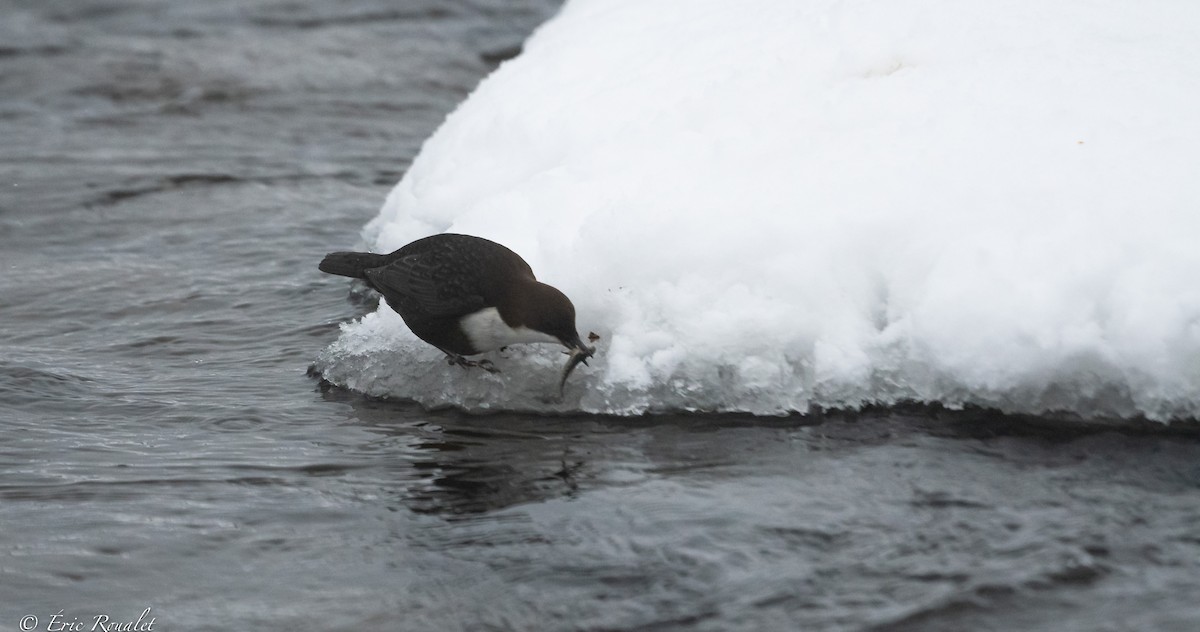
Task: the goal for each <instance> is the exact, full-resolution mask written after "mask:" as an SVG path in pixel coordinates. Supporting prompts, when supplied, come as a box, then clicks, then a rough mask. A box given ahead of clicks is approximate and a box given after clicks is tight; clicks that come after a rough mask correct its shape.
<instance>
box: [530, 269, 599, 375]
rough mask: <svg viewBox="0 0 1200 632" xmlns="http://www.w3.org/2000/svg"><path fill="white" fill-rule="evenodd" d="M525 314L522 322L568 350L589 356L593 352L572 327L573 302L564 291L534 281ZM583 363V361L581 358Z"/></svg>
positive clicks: (573, 317) (573, 316)
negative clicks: (550, 337) (553, 339)
mask: <svg viewBox="0 0 1200 632" xmlns="http://www.w3.org/2000/svg"><path fill="white" fill-rule="evenodd" d="M531 294H532V296H531V297H530V299H531V300H530V301H529V302H528V303H527V305H528V313H527V314H526V315H525V318H524V320H525V326H526V327H529V328H530V329H534V330H536V331H540V332H542V333H544V334H547V335H549V336H553V337H554V338H555V339H556V340H558V341H559V342H560V343H562V345H563V346H564V347H566V348H567V349H568V350H569V351H571V352H582V353H585V354H586V355H587V357H591V355H592V354H593V353H595V351H596V350H595V349H594V348H593V347H589V346H587V345H586V344H584V343H583V341H582V340H580V338H579V331H578V330H577V329H576V328H575V305H574V304H572V303H571V299H569V298H567V295H566V294H563V293H562V292H560V291H558V288H555V287H553V286H550V285H546V284H545V283H536V284H535V285H534V287H533V288H532V291H531ZM585 363H586V362H585Z"/></svg>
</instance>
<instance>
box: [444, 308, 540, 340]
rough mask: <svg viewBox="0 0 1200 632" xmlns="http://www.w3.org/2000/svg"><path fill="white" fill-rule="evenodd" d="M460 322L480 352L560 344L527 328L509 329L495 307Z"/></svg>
mask: <svg viewBox="0 0 1200 632" xmlns="http://www.w3.org/2000/svg"><path fill="white" fill-rule="evenodd" d="M460 322H461V323H462V325H461V326H462V330H463V333H465V334H467V339H469V340H470V341H471V345H472V346H473V347H475V348H476V349H478V350H480V351H491V350H492V349H499V348H500V347H506V346H508V345H514V344H519V343H523V342H553V343H558V339H557V338H555V337H554V336H551V335H550V334H544V333H542V332H540V331H534V330H532V329H529V328H527V327H517V328H516V329H513V328H512V327H509V326H508V324H507V323H505V322H504V319H503V318H500V312H499V310H497V309H496V308H495V307H485V308H484V309H481V310H479V311H477V312H475V313H474V314H471V315H469V316H464V317H463V319H462V320H461V321H460ZM559 344H561V343H559Z"/></svg>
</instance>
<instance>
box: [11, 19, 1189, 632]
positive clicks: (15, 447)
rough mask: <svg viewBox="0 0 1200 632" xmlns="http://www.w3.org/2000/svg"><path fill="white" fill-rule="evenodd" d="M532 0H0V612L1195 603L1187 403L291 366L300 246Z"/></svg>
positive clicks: (334, 617) (523, 613) (837, 619)
mask: <svg viewBox="0 0 1200 632" xmlns="http://www.w3.org/2000/svg"><path fill="white" fill-rule="evenodd" d="M555 9H556V3H555V2H552V1H549V0H547V1H540V0H521V1H518V2H512V1H509V0H504V1H502V2H501V1H499V0H497V1H495V2H492V1H489V0H471V1H469V2H443V1H441V0H438V1H437V2H432V1H430V2H422V1H417V2H405V3H397V2H393V1H391V0H352V1H348V2H336V3H330V2H326V3H317V2H282V1H276V0H237V1H234V0H213V1H208V2H185V1H182V0H161V1H158V2H127V1H124V0H89V1H87V2H80V1H77V0H37V1H33V0H10V1H9V2H7V3H4V4H3V5H2V9H0V15H3V19H0V138H2V139H3V142H0V265H2V266H3V274H0V527H2V528H0V630H8V629H18V626H19V623H20V621H21V618H22V617H24V616H26V615H35V616H38V617H39V620H40V624H39V626H38V627H37V629H42V630H44V629H46V625H47V624H48V623H49V620H50V617H51V615H53V614H54V613H57V612H58V611H60V610H62V611H63V612H64V614H65V615H66V616H67V617H69V618H78V619H79V620H81V621H84V622H85V623H88V624H89V625H90V622H91V620H92V617H94V616H95V615H98V614H106V615H109V616H110V617H112V618H113V620H134V619H136V618H137V616H138V614H139V613H141V612H142V611H143V610H144V609H145V608H147V607H151V608H153V614H154V616H156V617H157V623H156V626H155V629H161V630H221V631H227V630H230V629H255V630H297V629H318V630H351V629H356V630H357V629H364V628H365V629H380V630H677V629H695V630H722V631H724V630H755V631H757V630H796V629H806V630H868V629H871V630H964V629H1021V630H1054V631H1055V632H1059V631H1062V630H1087V631H1092V630H1103V629H1114V630H1132V629H1138V630H1142V629H1145V630H1175V629H1177V630H1194V629H1196V628H1197V627H1198V626H1200V610H1198V608H1197V606H1196V605H1195V603H1194V599H1193V595H1195V594H1197V593H1200V579H1198V578H1200V538H1198V537H1197V535H1196V534H1197V533H1200V493H1198V492H1200V489H1198V488H1200V444H1198V443H1197V440H1196V437H1195V433H1194V432H1192V431H1189V430H1187V429H1183V430H1181V431H1179V432H1176V433H1173V434H1168V433H1153V432H1141V433H1138V432H1131V431H1124V432H1116V431H1112V430H1105V429H1102V428H1099V429H1083V430H1070V431H1068V430H1065V429H1064V428H1078V427H1079V426H1078V425H1074V426H1067V427H1064V426H1057V425H1050V424H1048V422H1046V421H1045V420H1032V421H1025V422H1022V421H1019V420H1011V419H997V418H995V417H991V416H988V415H983V414H968V413H959V414H944V413H933V412H930V411H911V412H903V411H890V412H873V413H865V414H862V415H829V416H827V417H806V418H786V419H754V418H748V417H737V416H733V417H729V416H725V417H698V416H666V417H645V418H635V419H615V418H596V417H570V418H560V417H521V416H512V415H494V416H487V417H478V416H468V415H463V414H458V413H454V412H445V411H443V412H426V411H423V410H420V409H418V408H416V407H413V406H411V405H406V404H403V403H395V402H386V401H376V400H369V399H365V398H362V397H359V396H357V395H355V394H353V393H347V392H344V391H339V390H336V389H333V390H331V389H328V388H325V387H323V386H322V385H320V384H319V383H318V382H317V381H316V380H314V379H313V378H311V377H309V376H307V375H306V374H305V369H306V367H307V366H308V365H309V364H310V363H311V361H312V359H313V358H314V357H315V356H316V354H317V353H318V352H319V351H320V350H321V349H322V348H323V347H324V346H325V345H327V344H329V343H330V341H332V340H333V339H334V338H335V337H336V330H337V326H338V324H339V323H340V322H343V321H345V320H347V319H350V318H353V317H355V316H357V315H359V314H361V313H363V310H365V309H367V306H366V305H365V303H364V302H363V297H356V296H353V295H352V296H350V297H349V298H350V300H347V298H348V296H347V286H346V284H345V283H343V282H340V281H338V280H336V279H331V278H327V277H324V276H323V275H321V274H320V273H319V272H317V271H316V269H315V262H316V261H318V260H319V259H320V256H321V255H322V254H324V253H325V252H327V251H328V250H330V249H336V248H349V247H352V246H354V245H355V244H354V241H355V235H357V231H358V230H359V228H360V227H361V226H362V224H363V223H364V222H365V221H367V220H368V219H370V218H371V217H373V216H374V214H375V213H376V211H377V209H378V208H379V206H380V204H381V203H382V200H383V198H384V196H385V195H386V193H387V191H388V190H389V188H390V187H391V185H392V184H394V183H395V181H396V180H397V179H398V178H399V176H400V174H401V172H402V171H403V170H404V169H405V167H406V166H407V164H408V162H409V161H410V160H411V159H412V157H413V156H414V155H415V153H416V151H417V149H418V148H419V146H420V143H421V142H422V141H423V139H425V138H426V137H428V135H429V134H430V133H431V132H432V131H433V129H435V127H436V126H437V125H438V124H439V123H440V121H441V120H442V119H443V117H444V116H445V114H446V112H448V111H449V110H450V109H451V108H453V107H454V105H455V104H456V103H458V102H459V101H460V100H461V99H462V98H463V97H464V96H465V95H466V94H467V93H468V91H469V90H470V89H471V88H472V87H473V86H474V85H475V84H476V82H477V81H478V80H479V78H480V77H482V76H483V75H484V74H485V73H486V72H488V71H489V70H490V69H491V68H492V67H493V66H494V65H495V64H496V63H499V62H500V61H501V60H503V59H504V58H506V57H508V56H511V55H512V54H514V52H515V51H516V50H518V47H519V45H520V42H521V41H522V40H523V38H524V37H525V36H526V35H527V34H528V33H529V32H530V30H531V29H533V28H534V27H535V26H536V25H537V24H538V23H540V22H541V21H542V20H543V19H545V18H546V17H547V16H548V15H550V14H551V13H552V12H553V11H554V10H555ZM668 27H669V26H664V28H668Z"/></svg>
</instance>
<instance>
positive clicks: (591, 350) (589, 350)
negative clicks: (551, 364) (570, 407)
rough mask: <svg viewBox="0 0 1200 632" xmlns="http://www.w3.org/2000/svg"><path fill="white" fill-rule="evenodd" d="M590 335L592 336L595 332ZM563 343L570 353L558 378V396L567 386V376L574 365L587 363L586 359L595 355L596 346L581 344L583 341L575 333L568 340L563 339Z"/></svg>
mask: <svg viewBox="0 0 1200 632" xmlns="http://www.w3.org/2000/svg"><path fill="white" fill-rule="evenodd" d="M592 335H593V336H594V335H595V334H592ZM589 338H590V336H589ZM563 344H564V345H566V347H567V349H569V351H567V352H566V353H567V354H568V355H570V357H569V358H567V364H566V365H565V366H563V372H562V377H561V378H559V380H558V396H559V398H561V397H562V396H563V389H565V388H566V386H567V377H568V376H569V375H571V372H572V371H574V370H575V367H577V366H579V365H580V364H587V363H588V362H587V359H588V358H590V357H592V356H594V355H596V347H589V346H587V345H585V344H583V341H582V340H580V339H579V336H578V335H576V336H575V337H574V338H573V339H572V340H570V341H564V342H563Z"/></svg>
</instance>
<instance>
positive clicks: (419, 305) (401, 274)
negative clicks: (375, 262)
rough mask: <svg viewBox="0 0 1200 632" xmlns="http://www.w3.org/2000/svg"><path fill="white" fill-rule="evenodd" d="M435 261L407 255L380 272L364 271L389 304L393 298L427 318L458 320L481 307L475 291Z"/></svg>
mask: <svg viewBox="0 0 1200 632" xmlns="http://www.w3.org/2000/svg"><path fill="white" fill-rule="evenodd" d="M444 268H445V266H440V265H438V262H437V260H436V259H435V258H432V257H428V256H425V255H420V254H415V255H408V256H407V257H402V258H400V259H397V260H395V261H393V262H392V263H390V264H388V265H386V266H383V267H381V268H374V269H371V270H367V271H366V277H367V280H368V281H370V283H371V285H373V286H374V287H375V289H377V290H379V291H380V292H381V293H382V294H383V295H384V297H385V298H387V299H388V302H389V303H392V302H393V298H392V297H393V296H395V298H397V299H399V300H400V301H401V302H403V303H406V304H407V306H409V307H411V308H416V309H419V310H420V311H422V312H425V313H426V314H428V315H430V316H458V315H462V314H469V313H471V312H474V311H476V310H479V309H482V308H483V307H484V300H483V297H482V296H480V295H479V294H478V292H477V291H476V289H475V288H473V287H467V286H465V285H464V284H463V283H462V282H461V281H460V280H459V275H456V274H454V271H453V270H447V269H444Z"/></svg>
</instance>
